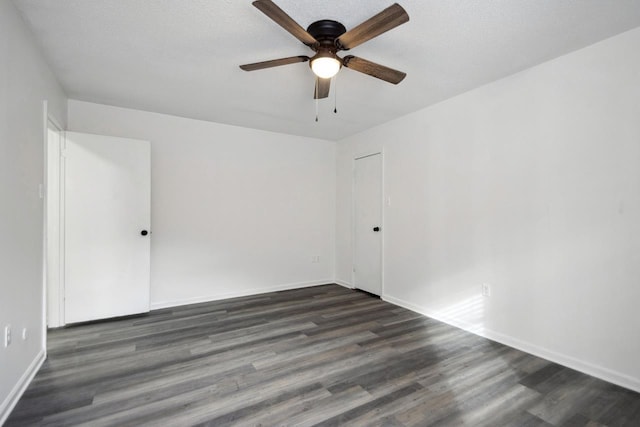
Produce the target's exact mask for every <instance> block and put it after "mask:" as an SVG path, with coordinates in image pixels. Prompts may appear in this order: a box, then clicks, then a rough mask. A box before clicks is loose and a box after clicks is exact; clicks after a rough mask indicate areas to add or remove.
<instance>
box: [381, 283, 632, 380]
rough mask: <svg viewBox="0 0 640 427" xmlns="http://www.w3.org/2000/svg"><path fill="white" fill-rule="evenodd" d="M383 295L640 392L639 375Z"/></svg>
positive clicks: (462, 326) (395, 302) (402, 304)
mask: <svg viewBox="0 0 640 427" xmlns="http://www.w3.org/2000/svg"><path fill="white" fill-rule="evenodd" d="M382 299H383V300H385V301H387V302H390V303H391V304H394V305H398V306H400V307H404V308H406V309H408V310H411V311H414V312H416V313H419V314H422V315H423V316H427V317H430V318H432V319H435V320H438V321H440V322H443V323H447V324H449V325H451V326H455V327H456V328H460V329H463V330H465V331H467V332H471V333H472V334H475V335H479V336H481V337H484V338H487V339H490V340H492V341H495V342H498V343H500V344H504V345H507V346H509V347H513V348H516V349H518V350H521V351H524V352H525V353H529V354H533V355H534V356H538V357H541V358H543V359H547V360H549V361H551V362H554V363H558V364H560V365H563V366H566V367H568V368H571V369H575V370H576V371H580V372H583V373H585V374H588V375H591V376H593V377H596V378H600V379H601V380H604V381H607V382H610V383H613V384H617V385H619V386H621V387H625V388H628V389H630V390H633V391H637V392H640V379H638V378H634V377H631V376H629V375H626V374H623V373H621V372H617V371H614V370H612V369H609V368H605V367H603V366H599V365H595V364H593V363H590V362H586V361H584V360H580V359H578V358H575V357H573V356H569V355H566V354H562V353H558V352H556V351H553V350H549V349H547V348H544V347H540V346H538V345H535V344H532V343H530V342H527V341H523V340H520V339H518V338H514V337H512V336H509V335H505V334H503V333H500V332H496V331H492V330H490V329H486V328H483V329H482V330H478V328H477V327H475V326H474V325H470V324H469V323H467V322H465V321H463V320H460V319H456V318H453V317H451V316H446V315H442V313H437V312H434V311H431V310H428V309H425V308H424V307H420V306H417V305H415V304H412V303H409V302H406V301H404V300H401V299H398V298H394V297H391V296H388V295H383V296H382Z"/></svg>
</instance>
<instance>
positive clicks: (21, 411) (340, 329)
mask: <svg viewBox="0 0 640 427" xmlns="http://www.w3.org/2000/svg"><path fill="white" fill-rule="evenodd" d="M6 425H7V426H31V425H34V426H66V425H83V426H94V427H96V426H187V425H199V426H226V425H239V426H271V425H292V426H293V425H295V426H310V425H323V426H337V425H362V426H457V425H465V426H603V425H606V426H640V394H638V393H635V392H632V391H629V390H626V389H623V388H620V387H617V386H614V385H612V384H608V383H606V382H604V381H600V380H598V379H595V378H593V377H590V376H588V375H584V374H581V373H578V372H576V371H573V370H571V369H568V368H564V367H562V366H559V365H556V364H554V363H551V362H548V361H546V360H543V359H540V358H537V357H534V356H531V355H528V354H526V353H523V352H520V351H518V350H514V349H512V348H509V347H506V346H503V345H500V344H497V343H494V342H492V341H489V340H486V339H483V338H480V337H477V336H475V335H472V334H469V333H466V332H464V331H461V330H459V329H456V328H453V327H451V326H448V325H446V324H443V323H440V322H437V321H435V320H432V319H429V318H425V317H422V316H420V315H418V314H416V313H413V312H411V311H408V310H405V309H403V308H399V307H397V306H394V305H392V304H389V303H386V302H384V301H381V300H380V299H377V298H374V297H371V296H370V295H367V294H365V293H362V292H357V291H351V290H348V289H345V288H343V287H340V286H338V285H327V286H318V287H313V288H307V289H300V290H293V291H285V292H275V293H270V294H263V295H256V296H250V297H245V298H235V299H229V300H225V301H216V302H211V303H205V304H197V305H190V306H184V307H177V308H171V309H164V310H158V311H153V312H152V313H151V314H149V315H146V316H140V317H132V318H126V319H118V320H112V321H108V322H101V323H93V324H86V325H80V326H73V327H68V328H64V329H59V330H54V331H51V332H50V333H49V357H48V359H47V361H46V362H45V364H44V366H43V367H42V369H41V370H40V372H39V373H38V374H37V376H36V377H35V379H34V381H33V382H32V384H31V385H30V386H29V388H28V389H27V391H26V393H25V395H24V396H23V397H22V399H21V400H20V402H19V403H18V405H17V407H16V408H15V410H14V412H13V413H12V415H11V417H10V418H9V420H8V421H7V424H6Z"/></svg>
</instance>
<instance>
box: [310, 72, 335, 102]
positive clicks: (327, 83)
mask: <svg viewBox="0 0 640 427" xmlns="http://www.w3.org/2000/svg"><path fill="white" fill-rule="evenodd" d="M330 87H331V79H330V78H329V79H321V78H320V77H316V86H315V90H314V91H313V99H322V98H327V97H328V96H329V88H330Z"/></svg>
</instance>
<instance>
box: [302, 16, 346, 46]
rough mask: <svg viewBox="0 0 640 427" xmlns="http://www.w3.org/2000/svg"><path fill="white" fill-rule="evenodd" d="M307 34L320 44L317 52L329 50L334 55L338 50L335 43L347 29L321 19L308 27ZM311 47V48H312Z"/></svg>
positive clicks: (339, 24)
mask: <svg viewBox="0 0 640 427" xmlns="http://www.w3.org/2000/svg"><path fill="white" fill-rule="evenodd" d="M307 32H308V33H309V34H311V35H312V36H313V38H315V39H316V40H317V41H318V43H319V44H320V46H318V50H320V49H322V50H331V51H332V52H334V53H335V52H336V51H337V50H338V47H337V46H336V43H335V41H336V39H337V38H338V37H340V36H341V35H342V34H344V33H346V32H347V29H346V28H345V27H344V25H342V24H341V23H339V22H338V21H332V20H331V19H322V20H320V21H316V22H314V23H312V24H311V25H309V27H308V28H307ZM311 47H312V48H313V46H311Z"/></svg>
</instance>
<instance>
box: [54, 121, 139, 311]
mask: <svg viewBox="0 0 640 427" xmlns="http://www.w3.org/2000/svg"><path fill="white" fill-rule="evenodd" d="M64 157H65V170H64V218H65V219H64V222H65V227H64V264H65V268H64V293H65V313H64V315H65V323H74V322H83V321H87V320H95V319H105V318H109V317H115V316H124V315H129V314H136V313H142V312H147V311H149V268H150V263H149V260H150V256H149V249H150V242H149V240H150V234H149V232H150V229H149V227H150V201H151V191H150V144H149V142H148V141H140V140H134V139H125V138H114V137H108V136H100V135H89V134H82V133H76V132H67V133H66V140H65V149H64Z"/></svg>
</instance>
